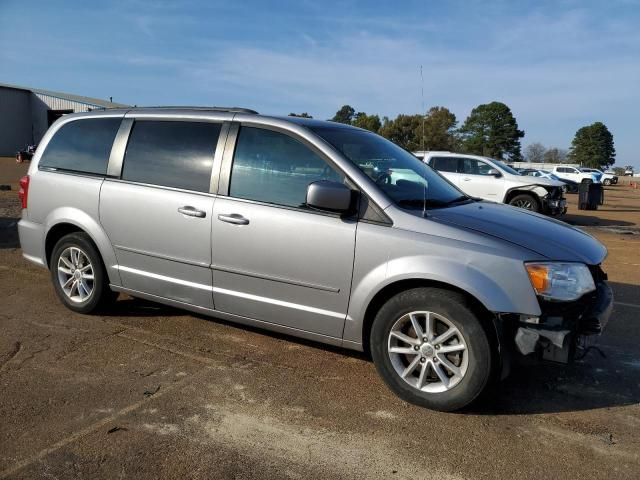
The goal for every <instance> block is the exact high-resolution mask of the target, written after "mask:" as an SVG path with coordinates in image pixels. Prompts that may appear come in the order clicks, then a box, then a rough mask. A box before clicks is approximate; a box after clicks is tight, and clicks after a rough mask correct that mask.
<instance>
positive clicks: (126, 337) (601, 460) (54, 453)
mask: <svg viewBox="0 0 640 480" xmlns="http://www.w3.org/2000/svg"><path fill="white" fill-rule="evenodd" d="M25 168H26V167H25V165H16V164H15V162H14V161H13V160H11V159H0V184H4V183H10V184H12V186H13V191H11V192H0V291H1V292H2V294H0V322H1V323H0V324H1V326H2V328H1V329H0V425H1V426H2V428H0V478H40V477H42V478H92V479H93V478H158V477H160V476H162V477H165V478H260V479H264V478H308V477H315V478H324V477H330V478H356V477H362V478H414V479H415V478H425V479H428V478H441V479H449V478H451V479H459V478H479V477H483V478H520V479H527V478H537V479H538V478H579V477H588V478H603V479H604V478H607V479H612V478H639V477H640V383H639V382H640V350H639V349H638V345H639V344H640V322H639V321H638V319H639V318H640V228H639V227H640V190H634V189H631V188H629V187H626V186H620V187H612V188H609V189H607V192H606V198H607V204H606V205H605V206H604V207H603V208H602V209H600V210H598V211H597V212H578V211H577V210H576V208H575V200H576V199H575V195H574V196H570V197H569V200H570V202H571V206H570V212H569V215H567V216H566V217H565V220H566V221H569V222H570V223H573V224H576V225H581V226H583V228H585V229H586V230H587V231H588V232H589V233H592V234H593V235H595V236H597V237H598V238H599V239H600V240H601V241H603V242H604V243H605V244H606V245H607V247H608V248H609V252H610V255H609V258H608V259H607V261H606V263H605V270H606V271H608V273H609V277H610V280H611V284H612V286H613V289H614V291H615V294H616V305H615V309H614V313H613V317H612V319H611V322H610V324H609V326H608V328H607V330H606V332H605V334H604V335H603V337H602V339H601V342H600V346H601V349H602V352H603V353H604V355H605V356H606V358H603V357H601V356H600V355H599V354H598V353H597V352H595V351H594V352H591V353H590V354H589V355H588V356H587V357H586V358H585V359H584V360H582V361H580V362H577V363H576V364H575V365H572V366H570V367H561V366H548V365H547V366H536V367H520V368H518V369H517V370H516V371H515V372H513V374H512V376H511V377H510V378H509V379H508V380H507V381H506V382H504V383H503V384H501V385H500V386H499V387H498V388H496V389H495V390H494V391H493V392H491V395H488V396H487V398H485V399H484V400H483V401H482V402H481V403H480V404H478V405H475V406H474V407H473V408H472V409H470V410H468V411H466V412H463V413H457V414H443V413H437V412H432V411H429V410H425V409H421V408H418V407H414V406H412V405H407V404H405V403H403V402H402V401H400V400H399V399H398V398H396V397H395V396H394V395H393V394H392V393H390V392H389V391H388V390H387V388H386V387H385V386H384V384H383V383H382V382H381V380H380V379H379V378H378V376H377V374H376V372H375V369H374V367H373V364H372V363H371V362H370V361H369V360H368V359H367V358H365V357H364V356H362V355H359V354H355V353H352V352H348V351H343V350H339V349H334V348H329V347H325V346H322V345H319V344H315V343H311V342H305V341H301V340H296V339H292V338H288V337H285V336H280V335H274V334H270V333H267V332H263V331H259V330H256V329H250V328H244V327H238V326H234V325H233V324H230V323H226V322H223V321H219V320H216V319H211V318H206V317H199V316H196V315H191V314H187V313H185V312H182V311H179V310H175V309H172V308H168V307H163V306H160V305H155V304H152V303H148V302H143V301H140V300H135V299H131V298H128V297H125V296H121V297H120V299H119V301H118V302H117V303H116V305H115V306H114V307H113V309H112V310H111V311H109V312H108V313H107V314H105V315H103V316H83V315H77V314H74V313H72V312H70V311H68V310H66V309H65V308H63V307H62V306H61V305H60V303H59V302H58V301H57V300H56V298H55V297H54V293H53V289H52V287H51V285H50V281H49V277H48V272H47V271H45V270H42V269H39V268H37V267H35V266H32V265H30V264H28V263H27V262H26V261H24V260H23V259H22V257H21V252H20V250H19V248H18V245H17V241H16V240H17V237H16V233H15V222H16V220H17V219H18V217H19V215H20V211H19V205H18V202H17V198H16V192H17V180H18V178H19V177H20V176H21V175H22V174H23V172H24V171H25Z"/></svg>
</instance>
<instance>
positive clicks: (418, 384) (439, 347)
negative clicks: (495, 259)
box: [370, 288, 492, 411]
mask: <svg viewBox="0 0 640 480" xmlns="http://www.w3.org/2000/svg"><path fill="white" fill-rule="evenodd" d="M370 342H371V344H370V346H371V354H372V356H373V360H374V363H375V365H376V369H377V370H378V373H379V374H380V375H381V376H382V378H383V379H384V381H385V383H386V384H387V385H388V386H389V387H390V388H391V390H392V391H393V392H395V393H396V394H397V395H398V396H399V397H400V398H402V399H403V400H405V401H407V402H410V403H413V404H416V405H420V406H423V407H427V408H431V409H434V410H440V411H453V410H458V409H461V408H463V407H465V406H467V405H469V404H470V403H471V402H473V401H474V400H475V399H476V398H477V397H478V396H479V395H480V394H481V393H482V391H483V390H484V389H485V387H486V386H487V384H488V383H489V379H490V378H491V370H492V355H491V347H490V343H489V338H488V336H487V334H486V332H485V330H484V328H483V326H482V324H481V322H480V318H479V317H478V316H477V315H476V314H475V313H474V311H473V309H472V308H471V307H470V305H469V302H468V299H467V298H466V297H465V296H464V295H462V294H460V293H458V292H454V291H450V290H446V289H441V288H416V289H411V290H407V291H404V292H401V293H399V294H397V295H396V296H394V297H392V298H391V299H390V300H388V301H387V302H386V303H385V304H384V305H383V307H382V308H381V309H380V311H379V312H378V314H377V315H376V318H375V320H374V322H373V327H372V330H371V338H370Z"/></svg>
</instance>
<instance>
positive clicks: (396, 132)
mask: <svg viewBox="0 0 640 480" xmlns="http://www.w3.org/2000/svg"><path fill="white" fill-rule="evenodd" d="M421 125H422V115H398V116H397V117H396V118H395V119H394V120H389V119H388V118H387V117H385V118H384V121H383V123H382V127H380V132H379V133H380V135H382V136H383V137H385V138H387V139H389V140H391V141H392V142H393V143H395V144H397V145H400V146H401V147H402V148H404V149H405V150H409V151H410V152H413V151H416V150H419V149H420V139H419V137H417V136H416V132H417V131H419V128H421Z"/></svg>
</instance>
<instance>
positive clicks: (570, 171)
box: [551, 165, 600, 183]
mask: <svg viewBox="0 0 640 480" xmlns="http://www.w3.org/2000/svg"><path fill="white" fill-rule="evenodd" d="M551 173H553V174H554V175H555V176H556V177H558V178H561V179H563V180H564V179H566V180H572V181H574V182H577V183H580V182H582V180H584V179H589V180H591V181H592V182H593V183H600V176H599V175H597V174H595V173H592V172H581V171H580V169H579V168H576V167H571V166H566V165H560V166H556V167H553V170H551Z"/></svg>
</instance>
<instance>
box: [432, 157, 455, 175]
mask: <svg viewBox="0 0 640 480" xmlns="http://www.w3.org/2000/svg"><path fill="white" fill-rule="evenodd" d="M433 168H435V169H436V170H438V171H439V172H452V173H455V172H457V171H458V159H457V158H456V157H434V159H433Z"/></svg>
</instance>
